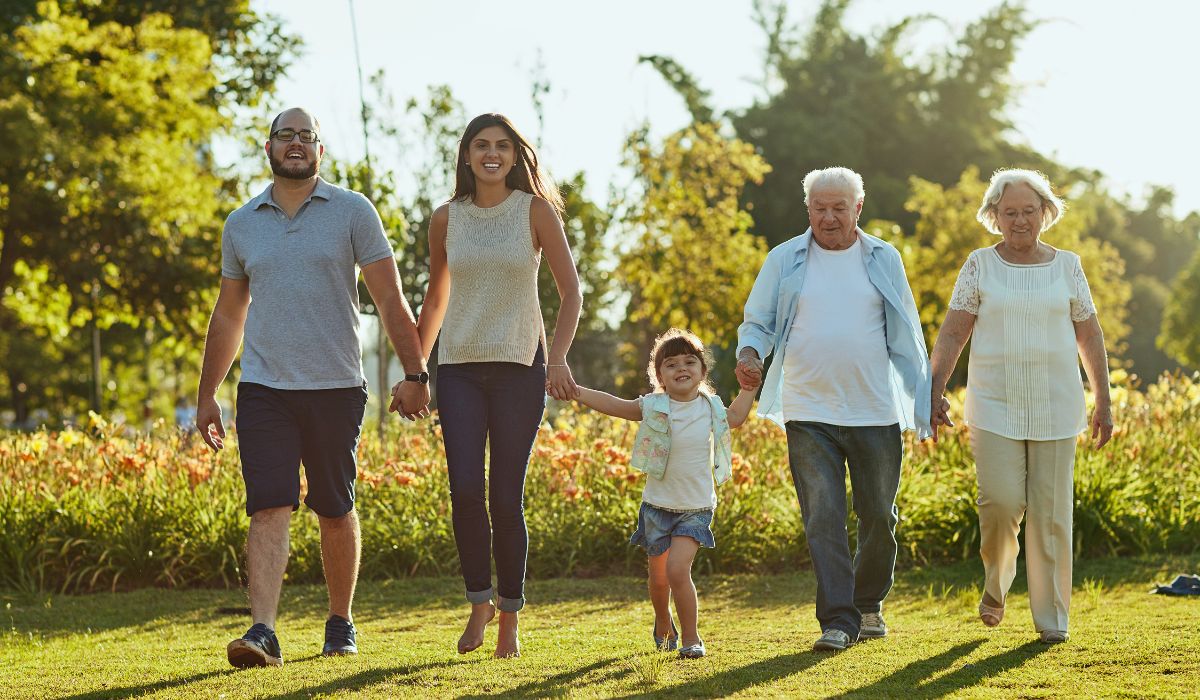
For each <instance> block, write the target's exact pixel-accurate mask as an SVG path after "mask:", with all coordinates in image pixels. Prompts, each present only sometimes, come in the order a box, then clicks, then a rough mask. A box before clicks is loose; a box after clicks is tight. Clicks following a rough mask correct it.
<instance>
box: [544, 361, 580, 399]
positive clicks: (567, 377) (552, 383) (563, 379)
mask: <svg viewBox="0 0 1200 700" xmlns="http://www.w3.org/2000/svg"><path fill="white" fill-rule="evenodd" d="M546 393H547V394H550V396H551V397H553V398H556V399H558V400H559V401H574V400H575V399H578V398H579V386H578V385H577V384H575V377H574V376H572V375H571V368H570V367H568V366H567V362H566V360H563V361H562V362H555V363H551V364H547V365H546Z"/></svg>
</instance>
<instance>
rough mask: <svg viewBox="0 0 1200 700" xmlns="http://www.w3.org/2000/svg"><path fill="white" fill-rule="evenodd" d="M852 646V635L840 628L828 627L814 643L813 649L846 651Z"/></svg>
mask: <svg viewBox="0 0 1200 700" xmlns="http://www.w3.org/2000/svg"><path fill="white" fill-rule="evenodd" d="M848 646H850V635H848V634H846V633H845V632H843V631H841V630H838V629H832V628H831V629H827V630H825V631H824V632H822V633H821V638H820V639H818V640H817V641H816V642H814V643H813V651H845V649H846V647H848Z"/></svg>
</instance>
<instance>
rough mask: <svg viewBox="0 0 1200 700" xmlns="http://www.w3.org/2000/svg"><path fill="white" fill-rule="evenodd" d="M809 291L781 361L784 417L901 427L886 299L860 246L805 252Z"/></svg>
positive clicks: (805, 290) (802, 294)
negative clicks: (886, 328)
mask: <svg viewBox="0 0 1200 700" xmlns="http://www.w3.org/2000/svg"><path fill="white" fill-rule="evenodd" d="M808 251H809V252H808V264H807V268H808V269H807V272H806V273H805V276H804V286H803V288H801V290H800V295H799V298H798V300H797V302H796V315H795V319H794V320H793V322H792V328H791V332H790V333H789V334H788V339H787V347H786V348H785V349H784V355H783V417H784V420H785V421H792V420H796V421H813V422H818V423H829V424H832V425H842V426H868V425H891V424H893V423H895V422H897V421H898V420H899V418H898V414H897V409H896V404H895V401H894V400H893V397H892V387H891V382H890V379H889V374H888V367H889V365H888V351H887V338H886V336H885V335H884V324H885V318H884V310H883V304H884V301H883V296H882V295H881V294H880V293H879V290H877V289H875V285H873V284H871V280H870V278H869V277H867V263H866V259H865V258H864V257H863V246H862V242H861V241H860V240H855V241H854V244H853V245H851V246H850V247H849V248H847V249H845V250H826V249H824V248H822V247H821V246H819V245H816V243H815V242H814V244H813V245H811V246H809V249H808Z"/></svg>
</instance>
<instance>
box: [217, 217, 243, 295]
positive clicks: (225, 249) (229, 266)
mask: <svg viewBox="0 0 1200 700" xmlns="http://www.w3.org/2000/svg"><path fill="white" fill-rule="evenodd" d="M229 228H230V227H229V220H228V219H226V220H225V227H224V228H223V229H222V230H221V276H222V277H228V278H229V279H231V280H244V279H246V278H247V277H248V275H247V274H246V263H245V261H243V260H242V259H241V258H240V257H239V256H238V253H237V247H236V246H234V245H233V236H232V235H231V233H232V232H231V231H230V230H229Z"/></svg>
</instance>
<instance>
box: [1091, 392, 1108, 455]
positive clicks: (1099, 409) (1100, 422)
mask: <svg viewBox="0 0 1200 700" xmlns="http://www.w3.org/2000/svg"><path fill="white" fill-rule="evenodd" d="M1091 429H1092V430H1091V435H1092V439H1093V440H1095V441H1096V443H1095V444H1096V449H1100V448H1101V447H1104V446H1105V445H1107V444H1108V441H1109V440H1111V439H1112V434H1113V417H1112V407H1111V406H1109V405H1108V404H1107V403H1105V404H1101V403H1097V404H1096V408H1094V409H1093V410H1092V421H1091Z"/></svg>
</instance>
